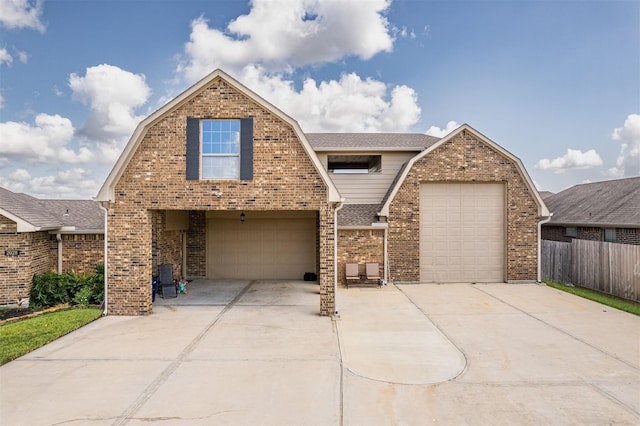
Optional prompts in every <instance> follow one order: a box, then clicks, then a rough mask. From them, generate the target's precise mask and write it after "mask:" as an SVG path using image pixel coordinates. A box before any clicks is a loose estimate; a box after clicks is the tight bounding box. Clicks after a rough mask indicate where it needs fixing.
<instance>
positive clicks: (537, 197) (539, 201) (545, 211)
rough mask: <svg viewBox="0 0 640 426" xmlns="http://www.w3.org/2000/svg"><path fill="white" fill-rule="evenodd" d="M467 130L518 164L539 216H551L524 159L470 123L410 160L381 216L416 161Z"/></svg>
mask: <svg viewBox="0 0 640 426" xmlns="http://www.w3.org/2000/svg"><path fill="white" fill-rule="evenodd" d="M465 130H466V131H469V132H471V133H473V134H474V135H475V136H476V137H478V138H479V139H480V141H481V142H483V143H485V144H486V145H489V146H490V147H491V148H493V149H494V150H496V151H498V152H499V153H500V154H502V155H504V156H505V157H507V158H508V159H510V160H511V161H513V162H514V163H515V164H516V167H517V169H518V172H519V173H520V176H521V177H522V179H523V180H524V182H525V183H526V185H527V187H528V188H529V192H530V193H531V194H532V195H533V196H534V198H535V200H536V203H537V204H538V215H539V216H549V209H548V208H547V206H546V205H545V203H544V201H542V197H540V194H539V193H538V190H537V189H536V187H535V185H534V184H533V181H532V180H531V177H530V176H529V174H528V173H527V170H526V169H525V168H524V166H523V164H522V161H520V159H519V158H518V157H516V156H515V155H513V154H511V153H510V152H509V151H507V150H506V149H504V148H502V147H501V146H500V145H498V144H496V143H495V142H493V141H492V140H491V139H489V138H487V137H486V136H484V135H483V134H482V133H480V132H478V131H477V130H475V129H474V128H473V127H471V126H469V125H468V124H463V125H462V126H460V127H458V128H457V129H456V130H454V131H452V132H451V133H449V134H448V135H447V136H445V137H444V138H442V139H440V140H439V141H438V142H436V143H435V144H433V145H432V146H430V147H429V148H427V149H425V150H424V151H422V152H421V153H420V154H418V155H416V156H415V157H413V158H412V159H411V160H409V163H408V164H407V167H405V169H404V171H403V172H402V175H401V176H400V179H398V181H397V182H396V184H395V186H394V187H393V190H392V191H391V194H390V195H389V198H388V199H387V201H386V202H385V203H384V206H382V209H381V210H380V212H379V213H378V214H379V215H380V216H384V217H388V216H389V207H390V205H391V202H392V201H393V199H394V198H395V196H396V194H397V193H398V191H399V190H400V186H402V184H403V183H404V181H405V179H406V178H407V175H408V174H409V172H410V171H411V169H412V168H413V165H414V164H415V162H416V161H418V160H420V159H422V158H423V157H426V156H427V155H429V154H430V153H431V152H433V151H434V150H436V149H438V148H439V147H440V146H441V145H443V144H445V143H447V142H449V141H450V140H451V139H453V138H454V137H455V136H457V135H458V134H460V133H461V132H463V131H465Z"/></svg>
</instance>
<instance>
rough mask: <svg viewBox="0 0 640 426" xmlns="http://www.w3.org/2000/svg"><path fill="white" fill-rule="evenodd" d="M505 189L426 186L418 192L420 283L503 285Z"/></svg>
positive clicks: (473, 185)
mask: <svg viewBox="0 0 640 426" xmlns="http://www.w3.org/2000/svg"><path fill="white" fill-rule="evenodd" d="M504 257H505V205H504V186H503V185H502V184H495V183H486V184H485V183H483V184H476V183H465V184H462V183H443V184H440V183H435V184H434V183H424V184H422V185H421V186H420V279H421V281H424V282H441V283H453V282H503V281H504V276H505V273H504V263H505V260H504Z"/></svg>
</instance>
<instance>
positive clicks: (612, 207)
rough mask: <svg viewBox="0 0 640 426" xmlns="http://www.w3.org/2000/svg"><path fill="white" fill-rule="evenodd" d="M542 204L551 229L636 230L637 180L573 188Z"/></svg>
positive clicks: (639, 210) (639, 212) (639, 220)
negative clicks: (552, 226) (590, 227)
mask: <svg viewBox="0 0 640 426" xmlns="http://www.w3.org/2000/svg"><path fill="white" fill-rule="evenodd" d="M544 201H545V203H546V204H547V205H548V206H549V210H551V212H553V216H552V217H551V221H550V222H549V224H551V225H580V226H596V227H617V228H640V177H633V178H627V179H617V180H607V181H603V182H593V183H584V184H581V185H575V186H572V187H571V188H569V189H565V190H564V191H562V192H558V193H557V194H554V195H551V196H550V197H548V198H545V200H544Z"/></svg>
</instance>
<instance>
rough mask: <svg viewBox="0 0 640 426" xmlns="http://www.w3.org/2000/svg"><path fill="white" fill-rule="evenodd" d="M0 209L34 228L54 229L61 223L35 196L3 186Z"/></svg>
mask: <svg viewBox="0 0 640 426" xmlns="http://www.w3.org/2000/svg"><path fill="white" fill-rule="evenodd" d="M0 209H2V210H4V211H6V212H8V213H10V214H12V215H14V216H16V217H18V218H20V219H21V220H23V221H24V222H27V223H29V224H31V225H33V226H34V227H36V228H47V229H54V228H59V227H61V226H62V225H63V224H62V221H61V220H59V219H57V218H56V217H55V216H54V215H52V214H50V213H49V211H48V210H47V209H46V208H43V207H42V206H41V205H40V204H39V202H38V199H37V198H33V197H31V196H29V195H27V194H17V193H15V192H11V191H9V190H8V189H5V188H0Z"/></svg>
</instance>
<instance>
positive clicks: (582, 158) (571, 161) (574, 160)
mask: <svg viewBox="0 0 640 426" xmlns="http://www.w3.org/2000/svg"><path fill="white" fill-rule="evenodd" d="M601 165H602V158H600V155H599V154H598V153H597V152H596V151H595V150H594V149H590V150H589V151H587V152H582V151H580V150H577V149H570V148H569V149H567V153H566V154H565V155H563V156H562V157H557V158H554V159H553V160H549V159H547V158H543V159H542V160H540V161H538V162H537V163H536V165H535V168H536V169H541V170H553V171H554V173H564V172H565V171H567V170H572V169H590V168H592V167H597V166H601Z"/></svg>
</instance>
